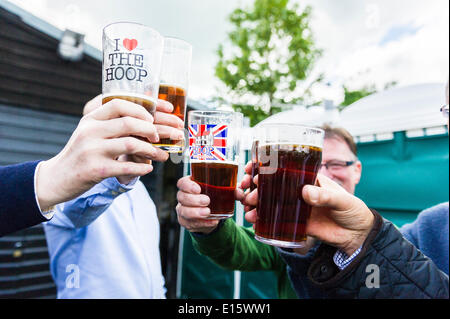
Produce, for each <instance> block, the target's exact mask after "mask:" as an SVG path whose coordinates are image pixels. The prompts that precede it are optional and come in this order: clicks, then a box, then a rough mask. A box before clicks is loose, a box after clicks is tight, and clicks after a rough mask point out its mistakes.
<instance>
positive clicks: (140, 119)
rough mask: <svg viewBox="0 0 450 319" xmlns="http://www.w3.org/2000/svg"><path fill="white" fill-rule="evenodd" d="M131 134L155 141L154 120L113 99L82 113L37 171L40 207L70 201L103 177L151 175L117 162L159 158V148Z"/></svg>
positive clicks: (143, 165)
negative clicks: (62, 144)
mask: <svg viewBox="0 0 450 319" xmlns="http://www.w3.org/2000/svg"><path fill="white" fill-rule="evenodd" d="M134 136H139V137H142V138H144V139H148V140H149V141H151V142H153V143H154V142H156V141H158V140H159V136H158V133H157V129H156V127H155V125H154V124H153V117H152V116H151V115H150V113H149V112H148V111H147V110H146V109H145V108H144V107H142V106H140V105H137V104H134V103H131V102H128V101H125V100H112V101H110V102H108V103H106V104H105V105H104V107H99V108H97V109H95V110H93V111H92V112H90V113H89V114H87V115H85V116H84V117H83V118H82V119H81V120H80V123H79V124H78V127H77V128H76V129H75V131H74V133H73V134H72V136H71V138H70V139H69V141H68V143H67V144H66V146H65V147H64V149H63V150H62V151H61V152H60V153H59V154H58V155H56V156H55V157H53V158H51V159H50V160H47V161H44V162H42V163H41V165H40V167H39V170H38V172H37V175H36V177H37V180H36V194H37V197H38V201H39V205H40V207H41V209H42V210H43V211H45V210H47V209H48V208H49V207H51V206H53V205H55V204H57V203H61V202H65V201H67V200H70V199H72V198H75V197H77V196H79V195H80V194H82V193H84V192H85V191H87V190H88V189H89V188H91V187H92V186H94V185H95V184H97V183H99V182H100V181H102V180H103V179H105V178H108V177H112V176H117V177H120V176H126V175H133V176H142V175H145V174H148V173H149V172H151V171H152V169H153V167H152V166H151V164H148V163H135V162H132V161H124V162H120V161H117V160H116V159H117V158H118V157H119V156H120V155H121V154H132V155H136V156H140V157H144V158H149V159H155V160H164V157H162V156H161V155H162V154H161V153H160V152H159V151H160V150H158V149H156V148H155V147H154V146H152V144H151V143H148V142H146V141H142V140H140V139H138V138H135V137H134ZM161 152H162V151H161ZM162 153H164V156H165V158H166V159H167V155H166V154H165V152H162Z"/></svg>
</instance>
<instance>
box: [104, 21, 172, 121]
mask: <svg viewBox="0 0 450 319" xmlns="http://www.w3.org/2000/svg"><path fill="white" fill-rule="evenodd" d="M163 47H164V38H163V36H161V35H160V34H159V33H158V32H157V31H156V30H153V29H152V28H149V27H147V26H145V25H142V24H138V23H131V22H117V23H112V24H109V25H107V26H106V27H105V28H104V29H103V80H102V85H103V89H102V93H103V96H102V103H103V104H105V103H107V102H109V101H111V100H112V99H123V100H128V101H131V102H134V103H137V104H140V105H142V106H143V107H145V108H146V109H147V110H148V111H149V112H150V113H151V114H152V116H153V115H154V114H155V110H156V100H157V98H158V90H159V77H160V69H161V58H162V54H163Z"/></svg>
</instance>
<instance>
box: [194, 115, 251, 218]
mask: <svg viewBox="0 0 450 319" xmlns="http://www.w3.org/2000/svg"><path fill="white" fill-rule="evenodd" d="M242 122H243V115H242V114H241V113H238V112H231V111H191V112H189V114H188V130H189V159H190V162H191V174H192V180H194V181H195V182H196V183H197V184H199V185H200V188H201V193H202V194H205V195H207V196H209V198H210V204H209V206H208V207H209V208H210V210H211V215H210V216H209V217H208V218H209V219H223V218H228V217H231V216H233V213H234V206H235V197H234V193H235V190H236V183H237V172H238V163H239V147H240V145H239V138H240V136H239V134H240V133H241V132H242Z"/></svg>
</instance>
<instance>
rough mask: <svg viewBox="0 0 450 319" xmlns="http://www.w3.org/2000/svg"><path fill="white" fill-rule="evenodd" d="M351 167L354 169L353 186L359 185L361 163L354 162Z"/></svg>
mask: <svg viewBox="0 0 450 319" xmlns="http://www.w3.org/2000/svg"><path fill="white" fill-rule="evenodd" d="M353 166H354V169H355V185H357V184H358V183H359V181H360V180H361V174H362V163H361V162H360V161H359V160H356V162H355V164H354V165H353Z"/></svg>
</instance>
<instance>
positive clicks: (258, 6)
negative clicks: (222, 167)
mask: <svg viewBox="0 0 450 319" xmlns="http://www.w3.org/2000/svg"><path fill="white" fill-rule="evenodd" d="M310 15H311V8H310V7H306V8H305V9H303V10H300V8H299V5H298V4H293V5H291V6H290V5H289V0H255V2H254V5H253V6H252V7H251V8H248V9H241V8H237V9H235V10H234V11H233V12H232V13H231V15H230V16H229V21H230V22H231V24H232V26H233V29H232V31H231V32H230V33H229V34H228V39H229V40H230V42H231V46H230V47H227V48H228V49H229V50H228V51H229V52H225V48H224V46H223V45H220V46H219V48H218V50H217V54H218V57H219V61H218V62H217V64H216V67H215V74H216V76H217V77H218V78H219V79H220V80H221V81H222V82H223V83H224V84H225V86H226V88H227V90H228V92H227V96H229V97H231V102H232V103H233V107H234V108H235V109H236V110H239V111H241V112H243V113H244V115H246V116H248V117H250V119H251V124H252V125H254V124H256V123H257V122H259V121H260V120H261V119H264V118H265V117H267V116H269V115H272V114H274V113H276V112H278V111H281V110H283V109H284V108H285V107H286V105H289V104H293V103H298V102H300V101H301V100H302V96H297V95H296V94H295V91H296V89H297V88H298V86H299V84H301V82H302V81H304V80H305V79H306V78H307V76H308V72H309V71H310V70H311V68H312V66H313V63H314V61H315V60H316V58H317V57H318V56H319V55H320V50H318V49H317V48H316V47H315V45H314V40H313V37H312V32H311V29H310V27H309V23H310ZM228 100H229V99H228Z"/></svg>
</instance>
